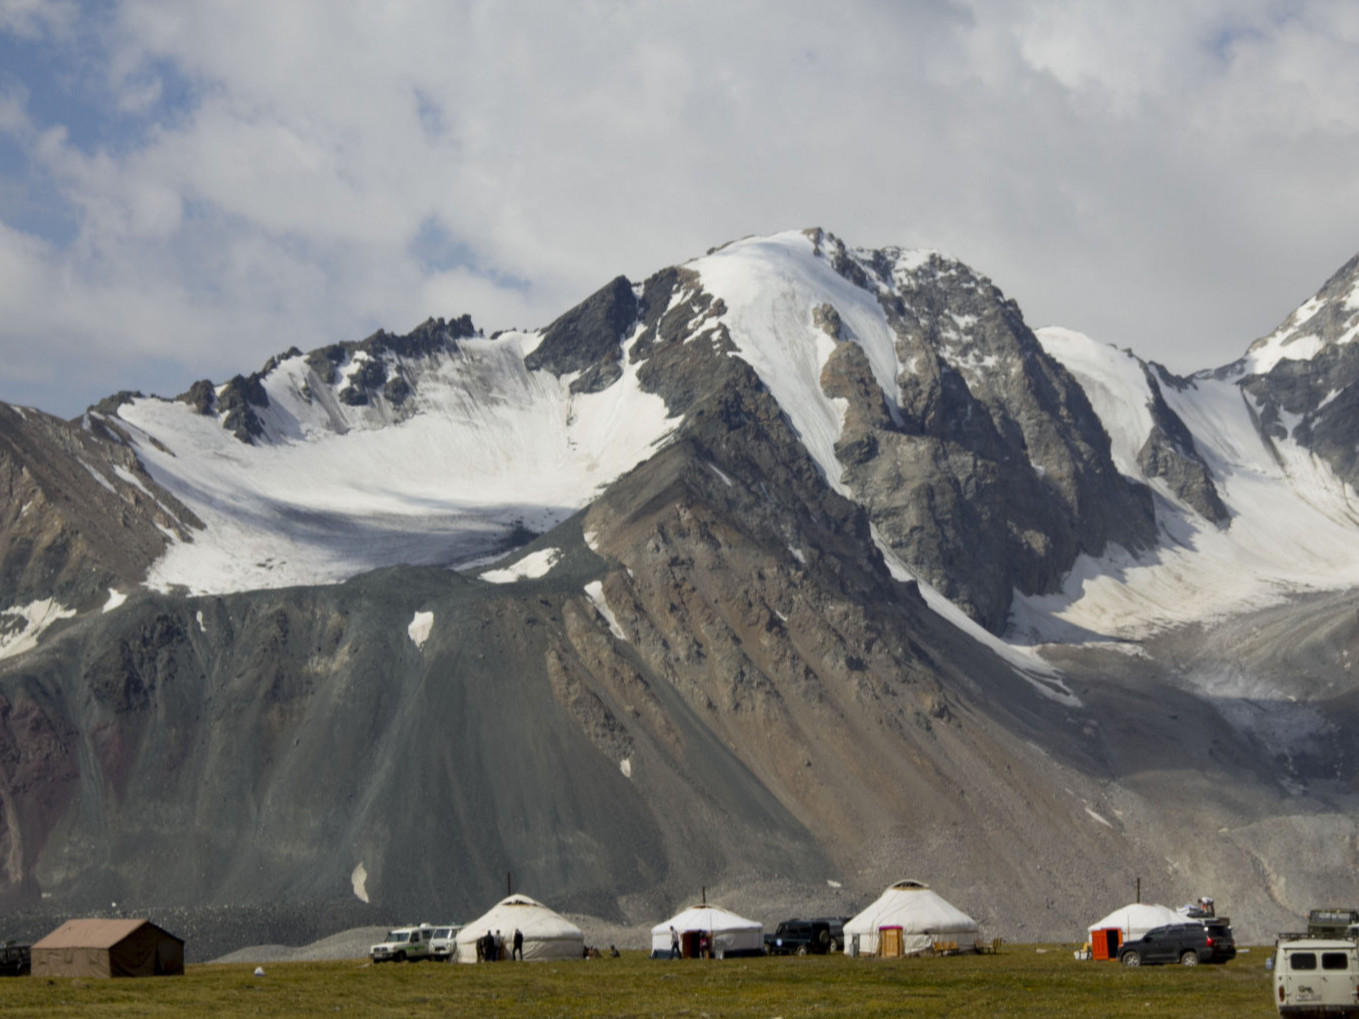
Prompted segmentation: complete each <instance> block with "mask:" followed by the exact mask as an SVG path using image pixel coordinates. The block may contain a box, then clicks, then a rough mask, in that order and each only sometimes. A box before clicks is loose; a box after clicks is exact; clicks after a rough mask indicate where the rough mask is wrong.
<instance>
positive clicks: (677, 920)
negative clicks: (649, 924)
mask: <svg viewBox="0 0 1359 1019" xmlns="http://www.w3.org/2000/svg"><path fill="white" fill-rule="evenodd" d="M671 927H673V928H675V930H677V931H696V930H702V931H744V930H764V925H763V924H761V923H758V922H757V921H755V920H747V919H746V918H745V917H743V916H737V915H736V914H735V913H732V912H730V911H728V910H725V909H723V908H722V907H721V906H714V905H712V904H710V903H704V904H702V905H698V906H690V907H689V908H688V909H683V910H680V912H678V913H676V914H675V915H674V916H672V917H671V918H670V919H669V920H664V921H662V922H661V923H658V924H657V925H656V926H655V927H653V928H651V933H652V934H653V935H656V934H663V933H665V932H666V931H668V930H669V929H670V928H671Z"/></svg>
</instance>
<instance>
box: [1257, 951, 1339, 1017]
mask: <svg viewBox="0 0 1359 1019" xmlns="http://www.w3.org/2000/svg"><path fill="white" fill-rule="evenodd" d="M1274 1001H1275V1004H1276V1005H1278V1007H1279V1014H1280V1015H1283V1016H1354V1017H1359V943H1356V942H1354V941H1351V940H1349V939H1347V938H1296V939H1293V940H1281V941H1279V942H1278V944H1277V947H1276V948H1275V950H1274Z"/></svg>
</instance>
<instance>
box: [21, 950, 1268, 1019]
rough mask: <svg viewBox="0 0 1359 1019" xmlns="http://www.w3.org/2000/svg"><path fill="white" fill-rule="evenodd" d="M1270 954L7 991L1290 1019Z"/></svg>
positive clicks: (650, 965)
mask: <svg viewBox="0 0 1359 1019" xmlns="http://www.w3.org/2000/svg"><path fill="white" fill-rule="evenodd" d="M1268 954H1269V952H1268V951H1267V950H1263V949H1256V950H1255V951H1254V952H1249V953H1245V954H1242V955H1240V956H1238V957H1237V959H1236V960H1235V961H1233V962H1231V963H1228V964H1227V965H1225V966H1197V967H1192V968H1186V967H1181V966H1157V967H1142V968H1141V969H1135V970H1130V969H1126V968H1124V967H1122V966H1119V965H1118V964H1117V963H1111V962H1077V961H1075V960H1074V959H1073V958H1072V955H1071V950H1070V949H1069V948H1063V947H1061V946H1034V945H1014V946H1006V947H1005V948H1002V950H1001V952H1000V954H998V955H987V956H959V957H956V958H937V959H901V960H864V959H847V958H845V957H844V956H839V955H835V956H826V957H815V956H813V957H810V958H805V959H798V958H789V957H783V958H755V959H728V960H723V961H700V960H684V961H665V962H662V961H653V960H651V959H648V958H647V957H646V956H645V955H644V954H642V953H640V952H625V953H624V954H623V957H622V958H621V959H607V958H606V959H592V960H590V961H588V962H571V963H529V964H518V963H501V964H497V965H482V966H457V965H443V964H436V963H407V964H391V965H384V966H372V965H369V964H368V963H367V961H366V960H352V961H346V962H295V963H273V964H266V965H265V966H264V969H265V974H264V976H262V977H255V976H253V975H252V972H253V969H254V967H253V966H252V965H246V964H234V965H197V966H190V967H188V971H187V973H186V974H185V975H184V976H183V977H168V978H166V977H162V978H151V979H140V980H90V979H78V980H71V979H61V980H48V979H33V978H31V977H19V978H13V979H4V980H0V1013H2V1014H3V1015H4V1016H5V1017H6V1019H14V1017H25V1016H44V1017H46V1016H54V1015H61V1016H100V1017H105V1016H138V1017H160V1016H164V1017H170V1016H173V1017H175V1019H185V1017H188V1016H211V1017H213V1019H225V1017H230V1016H337V1015H338V1016H365V1017H367V1016H401V1017H404V1019H424V1017H432V1016H476V1017H479V1019H500V1017H505V1019H511V1017H513V1019H528V1017H539V1016H547V1017H555V1016H561V1017H571V1019H581V1017H587V1019H588V1017H602V1016H609V1017H653V1016H655V1017H661V1016H664V1017H667V1019H668V1017H674V1016H684V1017H690V1019H705V1017H706V1019H719V1017H720V1019H726V1017H734V1019H745V1017H752V1019H755V1017H758V1019H773V1017H775V1016H781V1017H783V1019H797V1017H815V1019H828V1017H838V1016H845V1017H850V1016H853V1017H874V1016H957V1017H964V1016H967V1017H977V1016H1007V1017H1008V1016H1062V1017H1076V1019H1080V1017H1091V1019H1095V1017H1098V1019H1111V1017H1119V1016H1139V1017H1142V1019H1146V1017H1148V1016H1194V1017H1196V1019H1212V1017H1222V1019H1249V1017H1252V1016H1259V1017H1262V1019H1263V1017H1266V1016H1273V1015H1275V1014H1276V1013H1275V1009H1274V1006H1273V1004H1272V1002H1271V999H1270V983H1269V977H1268V974H1267V973H1266V971H1265V968H1264V961H1265V958H1266V957H1267V956H1268Z"/></svg>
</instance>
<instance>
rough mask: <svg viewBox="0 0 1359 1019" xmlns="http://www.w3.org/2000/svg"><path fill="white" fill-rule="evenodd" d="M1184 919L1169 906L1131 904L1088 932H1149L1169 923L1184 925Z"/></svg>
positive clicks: (1096, 922)
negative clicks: (1113, 930)
mask: <svg viewBox="0 0 1359 1019" xmlns="http://www.w3.org/2000/svg"><path fill="white" fill-rule="evenodd" d="M1184 919H1185V918H1184V917H1183V916H1181V915H1180V914H1179V913H1177V912H1175V910H1173V909H1171V908H1170V907H1169V906H1161V905H1157V904H1155V903H1151V902H1130V903H1128V904H1127V905H1126V906H1120V907H1119V908H1118V909H1116V910H1114V911H1113V912H1112V913H1110V914H1109V915H1108V916H1106V917H1104V918H1102V919H1100V920H1096V921H1095V922H1094V923H1092V924H1091V925H1090V926H1089V927H1087V928H1086V930H1087V931H1098V930H1103V929H1104V928H1106V927H1117V928H1118V929H1119V930H1123V931H1131V930H1139V931H1147V930H1151V928H1153V927H1161V926H1163V925H1165V924H1168V923H1183V922H1184Z"/></svg>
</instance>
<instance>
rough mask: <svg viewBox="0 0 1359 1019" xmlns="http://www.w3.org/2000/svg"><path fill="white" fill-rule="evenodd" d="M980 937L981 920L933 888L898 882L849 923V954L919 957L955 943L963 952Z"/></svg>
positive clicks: (918, 883) (847, 924)
mask: <svg viewBox="0 0 1359 1019" xmlns="http://www.w3.org/2000/svg"><path fill="white" fill-rule="evenodd" d="M977 936H978V932H977V921H976V920H973V919H972V917H970V916H968V915H967V914H966V913H964V912H963V911H962V910H960V909H958V908H957V907H956V906H954V905H952V904H950V903H949V902H947V901H946V900H945V899H944V898H943V896H941V895H940V894H939V893H938V892H933V891H931V890H930V887H929V885H925V884H921V883H920V882H919V881H898V882H897V883H896V884H894V885H892V887H890V888H888V889H887V890H886V891H885V892H883V893H882V894H881V895H880V896H878V899H877V901H876V902H874V903H873V904H872V905H871V906H869V907H868V908H867V909H865V910H863V911H862V912H861V913H859V914H858V915H857V916H854V917H851V918H850V919H849V920H848V921H846V923H845V954H846V955H886V956H898V955H915V954H917V953H919V952H925V951H928V950H929V948H930V947H931V946H932V945H933V944H934V943H935V942H936V941H945V942H947V941H952V942H955V943H956V944H957V946H958V950H959V951H972V949H973V948H974V947H975V945H976V941H977Z"/></svg>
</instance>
